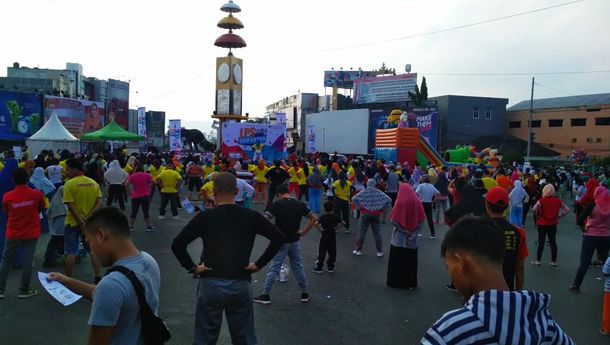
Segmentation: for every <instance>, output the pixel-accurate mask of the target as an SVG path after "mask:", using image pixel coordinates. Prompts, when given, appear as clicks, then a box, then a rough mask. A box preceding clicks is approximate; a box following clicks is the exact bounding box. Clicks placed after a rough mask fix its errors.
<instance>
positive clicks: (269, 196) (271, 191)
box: [267, 183, 277, 207]
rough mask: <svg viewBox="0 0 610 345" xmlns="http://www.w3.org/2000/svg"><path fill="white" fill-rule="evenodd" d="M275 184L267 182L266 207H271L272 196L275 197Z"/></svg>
mask: <svg viewBox="0 0 610 345" xmlns="http://www.w3.org/2000/svg"><path fill="white" fill-rule="evenodd" d="M276 188H277V185H275V184H273V183H269V193H267V207H271V205H272V204H273V198H275V189H276Z"/></svg>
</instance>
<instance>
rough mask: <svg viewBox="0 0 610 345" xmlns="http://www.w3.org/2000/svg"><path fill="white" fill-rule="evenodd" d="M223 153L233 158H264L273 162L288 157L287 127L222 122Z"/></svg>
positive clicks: (254, 159)
mask: <svg viewBox="0 0 610 345" xmlns="http://www.w3.org/2000/svg"><path fill="white" fill-rule="evenodd" d="M221 130H222V153H223V154H224V155H228V156H229V157H231V158H243V159H252V160H253V161H258V160H259V159H261V158H263V159H264V160H265V161H267V162H269V163H271V162H273V161H274V160H275V159H283V158H285V157H286V145H285V142H286V134H285V133H286V127H285V126H282V125H267V124H255V123H235V122H225V123H223V124H222V127H221Z"/></svg>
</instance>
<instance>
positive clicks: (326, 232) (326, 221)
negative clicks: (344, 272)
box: [312, 201, 342, 274]
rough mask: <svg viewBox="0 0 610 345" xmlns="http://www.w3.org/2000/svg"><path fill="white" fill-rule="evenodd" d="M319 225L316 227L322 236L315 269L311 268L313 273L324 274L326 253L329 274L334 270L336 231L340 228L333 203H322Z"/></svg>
mask: <svg viewBox="0 0 610 345" xmlns="http://www.w3.org/2000/svg"><path fill="white" fill-rule="evenodd" d="M318 223H319V225H316V227H318V229H319V230H320V232H321V233H322V236H320V245H319V246H318V258H317V259H316V267H314V268H313V270H312V272H313V273H318V274H319V273H324V271H323V270H322V268H324V259H325V258H326V253H328V261H326V267H327V269H328V272H329V273H333V272H334V270H335V260H336V259H337V229H338V228H339V227H341V224H342V223H341V222H340V221H339V218H338V217H337V216H336V215H335V213H334V212H333V203H332V202H331V201H327V202H325V203H324V214H323V215H321V216H320V219H319V220H318Z"/></svg>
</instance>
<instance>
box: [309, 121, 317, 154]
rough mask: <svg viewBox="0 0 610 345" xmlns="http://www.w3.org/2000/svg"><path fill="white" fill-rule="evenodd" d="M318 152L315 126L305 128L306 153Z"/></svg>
mask: <svg viewBox="0 0 610 345" xmlns="http://www.w3.org/2000/svg"><path fill="white" fill-rule="evenodd" d="M315 152H318V150H317V148H316V125H308V126H307V153H315Z"/></svg>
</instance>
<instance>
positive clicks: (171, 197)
mask: <svg viewBox="0 0 610 345" xmlns="http://www.w3.org/2000/svg"><path fill="white" fill-rule="evenodd" d="M167 203H170V205H171V208H172V216H174V217H175V216H177V215H178V193H161V208H160V209H159V215H161V216H165V208H167Z"/></svg>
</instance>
